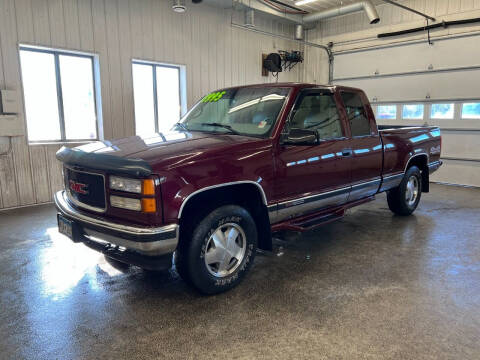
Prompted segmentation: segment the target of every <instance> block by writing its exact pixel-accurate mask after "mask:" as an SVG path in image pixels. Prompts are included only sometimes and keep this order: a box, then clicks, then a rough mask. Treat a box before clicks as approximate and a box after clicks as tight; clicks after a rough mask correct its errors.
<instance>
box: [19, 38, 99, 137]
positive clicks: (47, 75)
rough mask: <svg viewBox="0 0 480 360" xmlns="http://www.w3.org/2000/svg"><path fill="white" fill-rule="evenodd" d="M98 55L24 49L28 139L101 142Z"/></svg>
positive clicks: (21, 63) (23, 66)
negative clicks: (96, 58)
mask: <svg viewBox="0 0 480 360" xmlns="http://www.w3.org/2000/svg"><path fill="white" fill-rule="evenodd" d="M94 60H95V57H94V55H86V54H77V53H72V52H68V51H62V50H53V49H44V48H37V47H29V46H23V45H21V46H20V65H21V71H22V83H23V93H24V99H25V115H26V120H27V132H28V140H29V142H31V143H35V142H55V141H89V140H95V139H98V137H99V136H98V133H99V126H98V117H97V99H96V91H95V89H96V81H95V78H96V77H95V76H94V73H95V72H94V69H95V64H94Z"/></svg>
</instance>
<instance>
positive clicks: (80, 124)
mask: <svg viewBox="0 0 480 360" xmlns="http://www.w3.org/2000/svg"><path fill="white" fill-rule="evenodd" d="M59 61H60V79H61V82H62V96H63V115H64V118H65V135H66V137H67V139H72V140H73V139H82V140H86V139H96V138H97V116H96V113H95V93H94V87H93V74H92V65H93V64H92V59H91V58H87V57H78V56H67V55H60V56H59Z"/></svg>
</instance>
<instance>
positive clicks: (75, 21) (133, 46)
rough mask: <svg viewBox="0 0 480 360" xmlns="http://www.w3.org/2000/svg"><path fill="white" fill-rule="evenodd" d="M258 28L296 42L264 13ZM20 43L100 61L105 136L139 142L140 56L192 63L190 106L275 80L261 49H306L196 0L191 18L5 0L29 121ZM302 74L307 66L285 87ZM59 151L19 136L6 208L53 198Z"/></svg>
mask: <svg viewBox="0 0 480 360" xmlns="http://www.w3.org/2000/svg"><path fill="white" fill-rule="evenodd" d="M256 24H257V27H259V28H261V29H264V30H267V31H270V32H275V33H280V34H283V35H288V36H292V37H293V28H292V26H291V25H284V24H281V23H277V22H275V21H272V20H271V19H262V18H260V17H259V16H257V17H256ZM19 43H22V44H33V45H39V46H46V47H52V48H60V49H68V50H79V51H85V52H90V53H95V54H98V55H99V59H100V75H101V87H102V91H101V93H102V100H103V101H102V111H103V124H104V133H105V138H106V139H113V138H120V137H124V136H129V135H134V128H135V123H134V110H133V90H132V74H131V60H132V59H133V58H134V59H142V60H152V61H157V62H167V63H175V64H182V65H186V71H187V99H188V104H189V106H191V105H192V104H193V103H194V102H195V101H196V100H197V99H198V98H200V97H201V96H202V94H205V93H207V92H208V91H210V90H213V89H216V88H220V87H224V86H230V85H240V84H247V83H259V82H265V81H275V80H274V79H273V78H272V77H269V78H264V77H262V76H261V65H260V64H261V54H262V52H272V51H276V50H279V49H288V50H292V49H294V50H299V48H298V46H299V45H298V43H294V42H291V41H288V40H282V39H272V38H270V37H268V36H264V35H261V34H256V33H252V32H248V31H245V30H242V29H237V28H232V27H231V26H230V12H229V11H228V10H223V9H219V8H211V7H208V6H206V5H203V4H202V5H196V6H195V5H192V4H191V3H190V2H189V3H188V10H187V12H186V13H185V14H175V13H174V12H173V11H172V9H171V1H170V0H0V89H11V90H17V91H18V97H19V101H20V104H21V110H20V113H19V117H20V118H21V119H20V120H21V121H22V122H24V114H23V95H22V91H21V82H20V75H19V74H20V70H19V59H18V44H19ZM302 75H303V69H302V66H299V67H297V68H295V69H294V70H293V71H292V72H290V73H282V74H280V79H279V81H299V80H301V76H302ZM2 144H3V143H0V153H1V152H3V151H4V150H5V148H6V147H5V146H3V145H2ZM59 148H60V146H59V145H58V144H54V145H42V146H38V145H37V146H28V144H27V140H26V138H25V137H18V138H13V152H12V153H10V154H9V155H6V156H3V155H0V208H10V207H16V206H22V205H30V204H40V203H44V202H49V201H51V199H52V194H53V192H54V191H56V190H57V189H59V188H61V186H62V184H61V175H60V173H61V169H60V167H59V164H58V162H57V161H56V159H55V152H56V151H57V150H58V149H59Z"/></svg>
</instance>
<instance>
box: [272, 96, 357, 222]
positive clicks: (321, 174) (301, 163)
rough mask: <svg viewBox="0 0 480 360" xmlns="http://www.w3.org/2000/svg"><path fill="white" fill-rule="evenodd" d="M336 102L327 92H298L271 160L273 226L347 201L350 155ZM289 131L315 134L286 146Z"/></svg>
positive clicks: (342, 121)
mask: <svg viewBox="0 0 480 360" xmlns="http://www.w3.org/2000/svg"><path fill="white" fill-rule="evenodd" d="M338 100H339V99H337V97H336V95H335V94H334V93H333V92H331V91H330V90H328V89H314V90H304V91H302V92H301V93H300V95H299V96H298V98H297V101H296V103H295V105H294V108H293V111H292V113H291V115H290V117H289V119H288V120H287V123H286V127H285V129H284V132H285V135H284V137H283V140H281V144H280V147H279V150H278V154H277V156H276V159H275V162H276V166H275V170H276V180H275V185H274V188H275V199H276V202H278V206H277V209H276V213H275V216H273V219H272V220H273V222H279V221H282V220H286V219H289V218H294V217H298V216H302V215H306V214H308V213H312V212H316V211H318V210H321V209H323V208H327V207H331V206H336V205H342V204H344V203H345V202H347V199H348V195H349V193H350V182H351V174H350V168H351V162H350V160H351V159H350V156H351V151H349V149H348V146H349V140H348V139H347V138H346V136H345V123H344V119H343V118H342V117H341V116H340V113H339V111H338ZM295 128H296V129H304V130H313V131H315V132H316V133H317V134H318V143H317V144H311V145H290V144H287V142H285V139H286V138H288V133H289V132H290V131H291V130H292V129H295Z"/></svg>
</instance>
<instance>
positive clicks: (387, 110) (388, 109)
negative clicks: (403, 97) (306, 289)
mask: <svg viewBox="0 0 480 360" xmlns="http://www.w3.org/2000/svg"><path fill="white" fill-rule="evenodd" d="M377 118H378V119H385V120H394V119H396V118H397V105H378V106H377Z"/></svg>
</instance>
